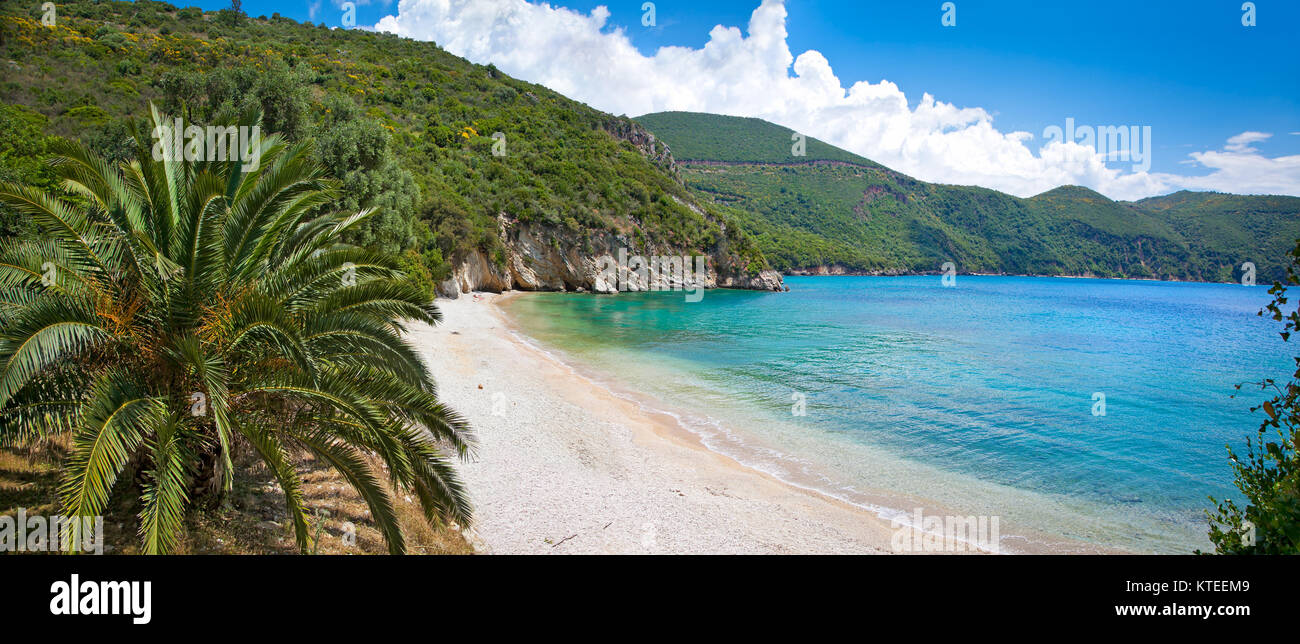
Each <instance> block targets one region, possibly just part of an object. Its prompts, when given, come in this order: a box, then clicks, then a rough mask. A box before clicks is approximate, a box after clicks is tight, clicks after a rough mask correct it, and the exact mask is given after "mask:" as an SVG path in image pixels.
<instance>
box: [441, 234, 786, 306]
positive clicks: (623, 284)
mask: <svg viewBox="0 0 1300 644" xmlns="http://www.w3.org/2000/svg"><path fill="white" fill-rule="evenodd" d="M498 220H499V230H500V233H501V241H502V244H503V245H504V246H505V248H506V257H505V261H504V262H503V263H499V262H496V261H493V260H492V259H491V258H489V257H486V256H485V255H484V254H483V253H481V252H477V251H476V252H472V253H470V254H469V255H468V256H466V257H464V258H462V259H461V260H460V262H458V263H457V264H456V268H455V270H454V271H453V273H452V276H451V277H450V278H449V279H447V280H445V281H444V282H442V283H441V284H439V285H438V294H439V295H441V296H443V297H449V298H455V297H457V296H459V295H460V294H461V293H468V292H470V291H491V292H498V293H499V292H502V291H509V290H520V291H577V292H584V291H589V292H595V293H615V292H618V291H619V290H624V291H645V290H677V289H682V288H686V289H691V288H694V286H695V285H696V284H695V282H698V285H699V286H702V287H704V288H740V289H751V290H762V291H781V290H784V289H785V284H784V282H782V280H781V275H780V274H779V273H777V272H776V271H773V270H764V271H760V272H758V273H757V274H750V273H749V272H748V271H746V270H744V267H741V266H739V265H737V262H736V258H735V257H734V256H732V255H731V254H730V253H729V252H728V250H727V246H726V243H725V241H724V242H722V243H720V244H719V246H718V247H716V248H714V249H711V252H709V253H703V254H693V253H681V252H677V251H675V250H673V249H668V248H659V249H656V250H655V251H654V253H653V254H652V255H651V254H639V253H638V251H636V250H633V249H634V248H635V245H634V244H633V243H632V241H631V240H629V239H628V236H627V235H619V234H614V233H608V232H607V233H602V234H586V235H584V236H580V237H578V236H572V235H570V234H568V233H567V232H565V231H557V230H556V229H553V228H549V227H543V226H538V225H536V224H526V223H521V222H518V221H515V220H513V219H511V218H509V217H508V216H506V215H504V214H502V215H501V216H500V217H499V218H498ZM669 256H671V257H673V258H674V259H677V258H681V259H682V260H683V261H682V264H683V268H684V269H685V270H683V271H681V272H675V271H664V272H662V273H659V274H657V275H649V274H648V273H649V271H642V270H637V269H638V266H637V264H636V259H635V258H636V257H642V258H643V260H644V261H647V262H648V261H649V259H650V258H651V257H665V258H666V257H669ZM696 257H702V258H703V268H704V270H703V271H702V273H701V275H700V279H698V280H691V279H690V275H688V278H687V280H685V283H683V280H682V279H681V277H680V275H681V274H689V273H692V271H691V270H690V269H691V268H693V267H694V265H695V262H696V261H698V260H696V259H695V258H696ZM621 258H633V259H631V261H627V262H621V263H620V261H619V260H620V259H621ZM620 264H621V268H622V270H620ZM611 267H613V271H611ZM611 272H613V274H614V275H615V276H616V279H617V280H618V281H613V280H611V279H609V277H610V275H611Z"/></svg>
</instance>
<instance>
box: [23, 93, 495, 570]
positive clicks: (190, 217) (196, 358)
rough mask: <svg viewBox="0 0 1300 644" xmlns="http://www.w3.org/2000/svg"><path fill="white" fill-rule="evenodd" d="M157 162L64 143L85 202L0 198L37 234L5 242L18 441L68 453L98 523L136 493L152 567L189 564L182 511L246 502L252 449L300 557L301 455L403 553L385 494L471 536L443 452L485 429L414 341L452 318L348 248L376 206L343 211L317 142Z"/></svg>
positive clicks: (70, 487)
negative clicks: (414, 333) (242, 454)
mask: <svg viewBox="0 0 1300 644" xmlns="http://www.w3.org/2000/svg"><path fill="white" fill-rule="evenodd" d="M153 122H154V123H162V122H166V119H165V118H164V117H161V116H158V115H157V114H155V118H154V121H153ZM142 138H143V137H142ZM151 147H152V145H151V143H150V142H149V141H148V140H143V141H141V142H140V143H139V144H138V145H137V147H136V149H135V150H134V152H133V153H132V154H130V155H129V157H128V158H129V160H130V163H128V162H125V161H124V162H119V163H112V162H108V161H106V160H104V159H103V158H101V157H99V156H98V155H96V154H95V153H93V152H92V151H90V150H89V149H88V148H87V147H85V146H81V145H78V144H72V143H59V144H56V145H55V146H54V150H53V151H54V152H56V153H58V155H59V156H57V157H56V158H55V161H56V162H57V163H56V164H55V166H54V167H55V169H56V173H57V177H58V178H59V179H60V180H61V181H62V182H63V184H62V185H64V186H65V187H66V188H67V189H68V191H69V193H71V195H72V196H71V197H69V198H62V197H59V196H56V195H52V194H50V193H49V192H47V191H43V190H39V189H35V188H31V187H28V186H23V185H18V184H0V201H2V202H4V203H5V204H7V205H8V206H9V207H10V208H12V209H13V210H14V211H15V212H17V213H19V214H20V215H22V216H24V217H26V218H28V219H30V220H31V221H32V222H33V223H34V224H35V225H37V226H38V227H39V228H40V232H41V234H40V235H38V236H33V237H29V238H11V239H9V240H6V241H5V242H3V244H0V329H3V331H0V444H3V445H6V446H9V445H15V444H22V443H24V442H27V441H30V440H33V439H40V438H44V437H49V436H52V435H69V436H71V451H70V454H69V455H68V457H67V459H66V460H65V462H64V472H63V482H62V486H61V489H60V495H61V497H62V503H63V513H64V514H65V515H66V516H73V517H95V516H101V515H103V514H104V513H105V509H106V506H107V504H108V501H109V497H110V496H111V495H112V493H113V492H114V490H115V488H119V482H121V483H123V484H125V485H130V484H131V483H132V482H134V483H136V484H137V485H138V490H137V493H138V496H139V503H138V518H139V528H138V532H139V536H140V539H141V544H142V545H141V549H142V551H143V552H145V553H166V552H171V551H173V550H174V549H175V547H176V545H177V542H178V540H179V539H180V537H181V531H182V530H181V528H182V523H183V519H184V514H185V510H186V507H187V506H188V505H190V503H191V502H194V501H200V500H207V499H209V498H220V496H221V495H222V494H223V493H225V492H228V491H229V490H230V489H231V487H232V483H233V479H234V475H235V473H234V471H233V469H234V468H233V458H232V453H233V452H234V450H235V449H237V448H239V447H242V448H244V449H247V450H250V451H253V452H255V453H256V454H258V455H259V456H260V457H261V459H262V461H263V462H264V463H265V465H266V467H267V468H268V469H269V470H270V471H271V472H272V473H273V474H274V475H275V478H276V480H277V482H278V483H279V486H280V487H281V489H282V490H283V491H284V496H285V503H286V506H287V508H288V511H289V517H290V520H291V522H292V525H293V527H294V533H295V535H296V538H297V542H298V546H299V548H300V549H301V550H302V551H303V552H308V551H310V548H311V542H312V535H311V531H310V529H309V525H308V522H309V519H308V518H307V514H306V511H305V509H304V507H303V502H302V484H301V481H300V479H299V476H298V474H297V473H296V472H295V470H294V468H293V467H292V465H291V462H292V460H291V458H290V454H291V453H292V451H291V450H304V451H306V452H309V453H311V454H313V455H314V456H315V457H316V458H317V459H319V460H320V461H321V462H323V463H327V464H329V465H330V466H331V467H333V468H334V469H335V470H337V471H339V472H340V473H341V474H342V475H343V476H344V477H345V478H346V479H347V481H348V483H349V484H351V485H352V486H353V487H354V488H356V490H357V491H358V492H359V493H360V494H361V496H362V497H363V498H364V499H365V500H366V503H367V505H368V506H369V508H370V511H371V513H372V516H373V517H374V521H375V522H376V524H377V525H378V527H379V529H380V531H381V532H382V533H383V535H384V539H385V541H386V542H387V543H388V547H389V551H390V552H393V553H401V552H404V551H405V549H406V548H405V545H404V538H403V534H402V532H401V530H400V529H399V527H398V525H399V524H398V520H397V514H396V511H395V509H394V507H393V502H392V499H391V497H390V495H389V492H388V485H386V484H385V482H384V478H388V479H389V481H390V482H391V484H392V485H393V486H395V487H396V488H397V489H399V490H402V491H403V492H405V493H406V494H411V495H415V496H418V497H419V499H420V502H421V505H422V506H423V507H424V510H425V513H426V516H427V519H428V520H429V521H430V522H435V521H442V520H461V521H463V520H466V519H468V517H469V503H468V500H467V497H466V495H465V492H464V490H463V488H462V487H461V485H460V483H459V481H458V479H457V477H456V473H455V470H454V469H453V467H452V464H451V462H450V460H449V458H448V456H447V455H448V454H454V455H458V456H464V455H465V454H466V453H467V451H468V450H469V447H470V444H471V443H470V441H471V438H470V435H469V432H468V427H467V425H466V424H465V422H464V421H463V420H462V419H461V418H460V417H459V416H458V415H457V414H456V413H455V412H452V411H450V410H449V409H447V408H446V407H444V406H443V405H442V404H441V403H440V402H439V401H438V397H437V395H436V393H435V389H434V383H433V380H432V378H431V376H430V374H429V372H428V370H427V367H426V366H425V364H424V362H423V361H422V360H421V359H420V357H419V355H418V354H417V353H416V351H415V350H414V349H413V348H412V347H411V346H410V345H409V344H408V342H407V341H406V340H405V339H404V338H403V336H402V331H403V328H404V321H406V320H417V321H422V322H426V323H430V324H432V323H435V322H436V321H437V320H438V319H439V318H438V311H437V308H436V307H434V306H433V305H432V304H431V303H430V299H429V298H428V297H427V296H426V295H425V294H424V293H423V292H422V290H421V289H420V288H419V286H418V285H416V284H415V283H413V282H412V281H411V280H410V279H409V278H408V277H407V275H406V274H405V272H404V271H402V270H401V268H400V265H399V263H398V261H397V259H396V258H395V257H394V256H393V255H390V254H387V253H383V252H378V251H373V250H367V249H363V248H359V247H356V246H352V245H348V244H345V243H343V239H344V237H345V236H347V234H348V231H349V230H350V229H353V228H357V227H360V226H362V225H364V222H366V220H367V219H368V218H370V217H371V216H372V215H373V213H374V211H373V210H369V209H367V210H363V211H361V212H359V213H358V212H355V211H334V210H331V209H329V208H328V207H327V204H331V203H337V199H336V198H335V191H336V190H337V189H338V184H337V182H335V181H332V180H329V179H326V178H325V177H324V172H323V170H322V169H321V167H320V166H319V165H318V164H316V163H315V162H314V161H313V159H312V148H311V145H310V144H308V143H297V144H289V143H286V142H285V141H283V140H282V139H281V138H280V137H278V136H274V135H272V136H268V137H266V138H264V139H263V140H262V141H261V147H260V149H261V163H260V167H259V168H258V169H257V170H252V171H247V172H245V171H244V170H242V169H241V165H240V162H239V161H214V162H204V161H200V162H188V161H183V160H171V158H170V155H164V156H163V158H162V159H155V158H154V156H153V154H152V150H151ZM425 428H427V430H428V431H425ZM371 457H373V458H374V459H376V460H375V461H372V460H371ZM381 463H382V465H383V467H384V469H385V470H386V472H385V473H382V474H381V472H380V471H379V468H378V465H379V464H381ZM127 473H129V474H130V475H128V476H124V474H127ZM73 538H76V537H75V535H74V536H73Z"/></svg>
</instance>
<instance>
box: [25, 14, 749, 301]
mask: <svg viewBox="0 0 1300 644" xmlns="http://www.w3.org/2000/svg"><path fill="white" fill-rule="evenodd" d="M0 55H3V59H4V60H3V62H0V88H2V89H3V93H4V96H5V101H4V104H3V105H2V106H0V134H2V135H4V136H0V159H2V160H3V161H4V163H3V169H2V170H0V175H2V176H0V180H4V179H9V180H20V181H25V182H29V183H34V184H37V185H41V184H42V182H44V181H48V176H46V174H45V173H44V171H43V170H42V164H43V163H44V160H45V155H46V149H47V148H48V140H49V139H50V137H55V136H62V137H69V138H79V139H82V140H84V141H86V142H88V143H90V144H91V145H92V146H94V147H95V148H96V149H97V150H99V151H100V152H102V153H105V154H107V155H109V156H120V155H121V154H123V153H124V152H125V149H126V147H125V146H124V145H123V139H124V138H125V137H126V136H127V135H128V132H129V131H130V126H131V125H132V124H140V123H142V121H143V118H144V117H145V116H146V115H147V114H148V104H149V102H150V101H153V102H156V103H157V104H158V106H159V107H160V108H162V109H163V110H165V111H166V112H168V113H170V114H173V115H177V116H182V117H185V118H186V119H187V121H191V122H197V123H200V124H202V123H206V122H211V121H212V120H213V119H214V118H215V117H216V116H217V115H219V114H221V113H224V112H229V111H243V110H247V109H255V110H260V111H262V113H263V115H264V124H265V129H267V130H271V131H276V132H280V133H283V134H285V135H286V136H288V137H289V138H291V139H298V140H303V139H312V140H314V141H315V143H316V149H317V155H318V157H319V159H320V160H321V162H322V163H323V164H324V165H325V166H326V167H327V168H328V169H329V172H330V174H331V175H332V176H333V177H334V178H335V179H338V180H339V181H340V182H342V185H343V188H344V190H343V193H342V194H343V195H344V198H345V201H346V202H347V203H345V204H344V207H347V208H352V207H360V206H361V205H363V204H374V205H378V206H381V208H382V215H381V216H380V217H377V218H375V219H374V220H373V221H372V222H369V223H368V225H367V227H366V228H365V229H364V230H362V231H361V232H360V233H359V234H358V238H357V239H356V240H355V241H357V242H359V243H362V244H366V245H371V246H376V247H380V248H384V249H386V250H390V251H402V252H404V253H405V256H406V257H407V258H408V260H409V262H410V265H411V268H412V269H414V270H416V271H417V272H420V273H422V274H424V275H425V276H426V277H427V280H426V284H428V285H429V287H430V289H432V285H433V283H434V281H435V280H440V279H443V278H445V277H446V276H447V274H448V272H449V269H450V267H451V265H452V264H453V262H454V261H455V260H456V259H458V258H459V257H462V256H464V255H465V254H467V253H469V252H471V251H475V250H477V251H480V252H482V253H483V254H484V255H485V256H487V257H490V258H492V259H493V260H495V261H497V262H503V261H504V252H503V248H502V243H501V240H500V235H499V232H498V223H497V215H498V214H501V213H504V214H505V215H506V216H508V217H510V218H513V219H517V220H519V221H521V222H526V223H540V224H542V225H544V226H547V227H550V228H552V229H554V230H555V239H556V243H563V244H571V245H573V247H581V245H582V244H583V242H584V239H585V238H586V237H588V236H589V235H591V234H593V233H595V232H602V231H612V232H615V233H617V234H619V235H625V236H626V238H627V239H628V240H629V245H630V246H632V247H633V248H634V250H640V251H643V252H645V251H649V250H651V249H652V248H657V249H664V250H667V249H672V250H674V251H680V252H686V251H692V252H697V251H698V252H709V250H710V249H713V250H715V251H716V250H717V249H718V248H725V252H726V253H728V256H729V257H731V258H733V259H734V260H735V263H736V265H738V266H741V267H744V268H745V269H747V270H751V271H756V270H757V269H758V268H761V267H763V266H764V265H765V262H764V260H763V258H762V256H761V254H760V253H759V252H758V251H757V248H756V246H755V245H754V244H753V243H752V241H751V240H750V239H749V238H747V237H746V236H745V234H744V233H743V232H742V229H741V226H739V225H732V226H726V225H725V224H726V223H727V222H728V221H730V220H731V218H732V217H733V215H732V214H729V213H728V212H727V211H726V210H725V209H724V208H721V207H719V206H717V205H714V204H711V203H709V202H707V201H700V200H698V199H697V198H696V197H694V196H693V195H692V194H691V193H690V192H689V191H688V190H687V189H686V188H685V187H684V186H683V185H682V184H681V183H680V181H679V180H678V179H677V178H676V177H675V176H674V174H673V172H672V167H671V157H669V156H667V155H666V153H665V151H664V150H663V149H662V146H661V145H657V144H654V143H649V142H647V141H646V139H648V137H644V132H643V131H641V130H640V129H639V127H638V126H636V125H635V124H634V123H632V122H630V121H628V120H627V119H619V118H616V117H613V116H611V115H609V114H605V113H603V112H599V111H597V110H594V109H591V108H589V107H587V106H585V105H583V104H581V103H578V102H576V101H572V100H570V99H568V98H565V97H564V96H561V95H559V94H557V93H555V92H552V91H550V90H547V89H546V88H544V87H541V86H538V85H533V84H530V83H525V82H522V81H519V80H516V79H513V78H510V77H509V76H506V75H505V74H502V73H501V72H499V71H498V70H496V69H495V68H494V67H492V66H490V65H489V66H481V65H475V64H472V63H469V62H468V61H465V60H463V59H461V58H458V57H456V56H452V55H451V54H448V53H447V52H445V51H443V50H442V49H440V48H438V47H437V46H436V45H435V44H433V43H426V42H416V41H411V40H405V39H401V38H398V37H396V36H392V35H385V34H376V33H371V32H366V31H361V30H343V29H328V28H325V27H324V26H323V25H321V26H315V25H312V24H309V23H303V24H300V23H297V22H295V21H293V20H290V19H287V18H283V17H280V16H279V15H278V14H277V15H272V16H270V17H269V18H267V17H258V18H252V17H245V16H242V15H240V14H236V13H234V12H231V11H228V10H226V11H220V12H209V13H204V12H202V11H200V10H198V9H195V8H185V9H178V8H176V7H173V6H171V5H168V4H165V3H161V2H154V1H151V0H141V1H139V2H117V1H108V2H91V1H89V0H80V1H77V2H68V3H60V4H59V6H58V23H57V26H54V27H46V26H44V25H42V24H41V22H40V3H22V4H19V3H5V4H4V5H3V7H0ZM142 131H144V132H148V130H147V129H142ZM495 132H501V133H503V134H504V136H505V143H506V148H505V150H506V154H505V155H504V156H496V155H494V154H493V153H492V146H493V143H494V142H495V141H494V139H493V138H492V136H493V134H494V133H495ZM22 226H23V224H22V222H20V221H16V220H15V219H14V218H13V217H12V216H9V215H6V214H5V213H3V212H0V235H2V234H6V233H7V234H14V233H17V232H20V229H21V228H22ZM724 231H725V232H724Z"/></svg>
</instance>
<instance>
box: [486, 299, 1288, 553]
mask: <svg viewBox="0 0 1300 644" xmlns="http://www.w3.org/2000/svg"><path fill="white" fill-rule="evenodd" d="M786 283H787V284H788V285H789V287H790V292H788V293H759V292H748V291H731V290H717V291H709V292H707V294H706V295H705V296H704V299H703V301H701V302H697V303H691V302H687V301H686V298H685V297H684V294H683V293H671V292H664V293H624V294H620V295H618V296H613V297H610V296H590V295H573V294H557V293H544V294H533V295H529V296H527V297H520V298H515V299H513V300H510V301H508V303H507V305H506V307H507V310H508V311H509V313H510V314H511V315H512V317H513V318H514V319H515V320H516V321H517V323H518V324H519V325H520V327H521V329H522V330H523V331H524V333H525V334H527V335H528V336H531V337H532V338H534V339H536V340H538V341H540V342H541V343H542V344H543V345H544V346H547V347H549V348H554V349H558V350H559V352H560V353H561V354H562V356H563V357H565V358H567V359H570V360H573V361H575V362H576V363H579V364H581V365H584V366H586V367H589V368H590V369H592V370H594V372H595V373H598V374H601V375H602V377H604V378H607V379H608V380H610V381H613V382H616V383H619V384H621V385H623V386H626V387H628V388H631V389H634V390H637V391H640V392H644V393H646V394H649V395H650V396H653V397H654V398H655V399H658V400H661V401H663V402H664V403H665V404H666V405H668V406H671V407H672V408H675V409H684V410H691V411H690V413H688V414H686V416H687V417H685V418H683V420H684V421H685V422H686V424H687V425H688V426H689V427H691V428H692V429H694V430H695V431H697V432H699V433H700V434H701V436H702V437H703V438H704V439H705V442H706V443H707V444H710V445H711V446H712V447H714V448H716V449H719V450H721V451H726V452H728V453H730V454H731V455H733V456H735V457H736V458H738V459H739V460H742V461H744V462H747V463H748V464H751V465H754V466H756V467H760V468H762V469H764V470H766V471H769V472H772V473H774V474H777V475H778V476H782V477H783V478H786V479H787V480H791V481H792V482H795V483H798V484H801V485H807V486H809V487H815V488H817V489H819V490H821V491H823V492H826V493H828V494H832V495H835V496H837V497H839V498H844V499H846V500H850V501H853V502H857V503H861V504H863V505H867V506H868V507H872V508H873V509H876V510H877V511H880V512H882V513H883V514H889V513H890V512H892V511H895V510H896V511H899V512H902V513H911V512H912V509H911V507H910V505H908V502H906V501H904V500H903V499H904V498H907V499H911V498H919V499H924V500H928V501H934V502H937V504H939V505H941V506H942V507H945V508H949V509H951V510H954V511H956V512H959V513H962V514H979V515H989V516H999V517H1001V518H1002V520H1003V521H1004V522H1006V524H1008V525H1014V526H1020V527H1022V528H1024V529H1025V530H1028V531H1030V532H1031V533H1033V534H1040V535H1046V536H1049V537H1062V538H1066V539H1069V540H1075V541H1082V542H1086V543H1092V544H1097V545H1099V546H1105V547H1111V548H1119V549H1123V550H1129V551H1140V552H1186V551H1189V550H1191V549H1194V548H1197V547H1208V545H1209V543H1208V540H1207V539H1206V538H1205V532H1206V528H1205V519H1204V510H1205V509H1206V508H1208V507H1210V502H1209V501H1208V499H1207V498H1206V497H1207V496H1208V495H1215V496H1216V497H1224V496H1232V495H1233V494H1234V491H1233V488H1232V485H1231V471H1230V469H1229V467H1228V461H1227V457H1226V450H1225V448H1224V446H1225V444H1228V443H1231V444H1233V445H1234V446H1239V445H1242V444H1243V443H1244V440H1245V438H1246V437H1247V436H1248V435H1253V433H1254V431H1255V428H1256V427H1257V426H1258V423H1259V417H1258V416H1257V415H1252V414H1250V413H1249V407H1250V406H1251V405H1252V404H1253V403H1256V402H1258V401H1257V399H1258V398H1260V395H1259V393H1258V392H1257V391H1252V390H1250V389H1249V388H1248V387H1247V388H1243V395H1242V396H1241V397H1239V398H1237V399H1233V398H1231V395H1232V394H1233V393H1234V392H1235V389H1234V385H1236V384H1238V383H1247V382H1253V381H1258V380H1260V379H1261V378H1263V377H1284V376H1285V375H1286V374H1287V373H1288V372H1287V367H1288V364H1289V359H1288V358H1287V357H1286V356H1287V351H1286V350H1287V347H1286V346H1285V343H1283V342H1282V341H1281V339H1280V338H1278V336H1277V334H1276V331H1277V327H1278V323H1275V322H1272V321H1271V320H1267V319H1264V318H1260V317H1257V316H1256V315H1255V313H1256V312H1257V311H1258V310H1259V309H1260V308H1261V307H1262V306H1263V305H1265V304H1266V303H1267V302H1268V301H1269V300H1270V296H1269V295H1268V293H1267V289H1266V288H1265V287H1244V286H1239V285H1220V284H1188V283H1170V282H1146V281H1123V280H1086V279H1053V278H1027V277H975V276H959V277H958V278H957V281H956V285H955V286H954V287H951V288H946V287H944V286H943V285H942V284H941V280H940V278H939V277H937V276H935V277H930V276H921V277H790V278H787V280H786ZM1099 394H1100V395H1104V397H1105V399H1104V400H1105V410H1104V412H1105V413H1104V415H1100V414H1099V413H1097V412H1100V411H1101V409H1100V407H1099V405H1098V404H1097V402H1098V401H1099V400H1100V397H1099V396H1098V395H1099ZM801 401H802V402H803V411H804V412H805V413H804V414H803V415H799V414H798V412H799V411H800V409H799V403H800V402H801ZM882 493H883V494H884V495H883V496H882ZM888 493H897V494H898V495H900V496H897V497H891V496H890V495H889V494H888ZM882 499H884V500H882ZM1008 549H1014V548H1008Z"/></svg>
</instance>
